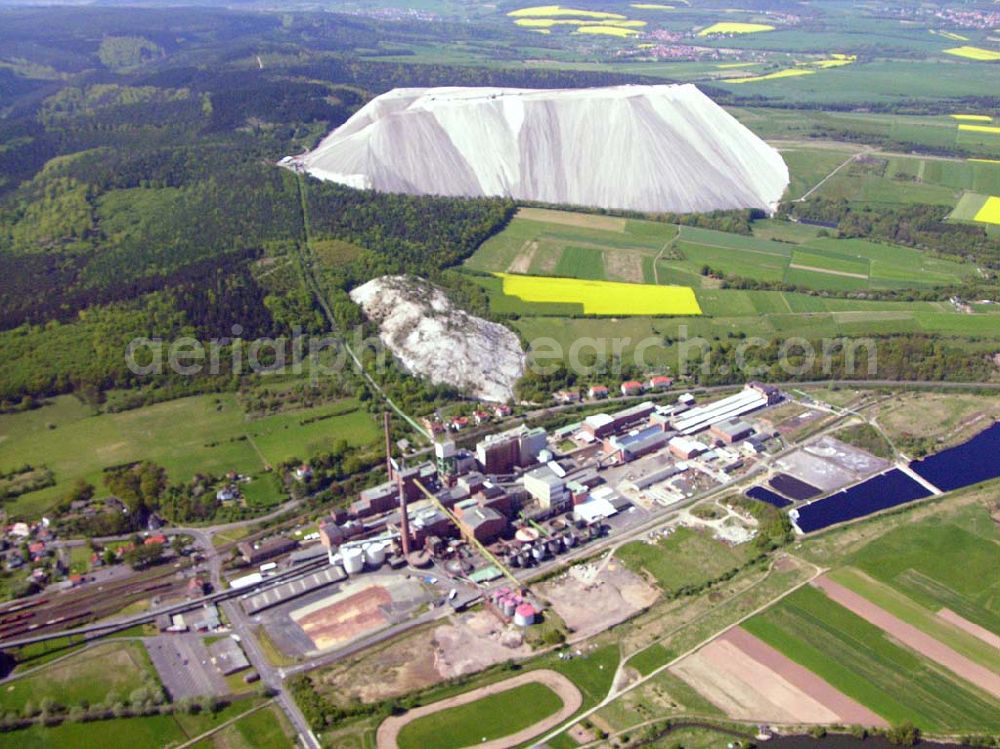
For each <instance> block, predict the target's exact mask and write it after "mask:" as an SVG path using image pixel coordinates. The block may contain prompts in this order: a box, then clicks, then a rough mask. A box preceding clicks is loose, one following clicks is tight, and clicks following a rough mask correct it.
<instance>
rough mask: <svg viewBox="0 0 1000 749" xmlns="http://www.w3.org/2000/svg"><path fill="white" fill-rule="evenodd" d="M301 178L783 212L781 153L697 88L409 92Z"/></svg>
mask: <svg viewBox="0 0 1000 749" xmlns="http://www.w3.org/2000/svg"><path fill="white" fill-rule="evenodd" d="M292 161H293V162H294V163H296V164H297V165H298V167H299V168H301V169H304V170H305V171H307V172H309V173H310V174H312V175H313V176H315V177H317V178H319V179H325V180H331V181H334V182H339V183H341V184H344V185H348V186H350V187H356V188H362V189H375V190H381V191H384V192H401V193H410V194H424V195H450V196H498V195H503V196H510V197H513V198H516V199H519V200H532V201H541V202H547V203H556V204H570V205H581V206H596V207H600V208H615V209H628V210H639V211H658V212H676V213H690V212H702V211H712V210H721V209H733V208H760V209H764V210H773V208H774V207H775V206H776V204H777V202H778V201H779V200H780V198H781V195H782V193H783V192H784V190H785V187H786V186H787V185H788V167H787V166H786V165H785V162H784V161H783V160H782V158H781V155H780V154H779V153H778V152H777V151H776V150H775V149H773V148H771V147H770V146H768V145H767V144H766V143H765V142H764V141H762V140H761V139H760V138H758V137H757V136H756V135H754V133H752V132H751V131H750V130H748V129H747V128H746V127H744V126H743V125H742V124H741V123H740V122H739V121H738V120H736V118H734V117H733V116H732V115H730V114H729V113H728V112H726V111H725V110H724V109H722V107H720V106H719V105H718V104H716V103H715V102H714V101H712V100H711V99H710V98H708V97H707V96H705V94H703V93H702V92H701V91H699V90H698V89H697V88H696V87H695V86H694V85H691V84H683V85H662V86H614V87H609V88H592V89H554V90H530V89H505V88H430V89H395V90H393V91H390V92H388V93H386V94H383V95H381V96H379V97H377V98H375V99H373V100H372V101H370V102H369V103H368V104H367V105H365V106H364V107H363V108H362V109H361V110H359V111H358V112H357V113H356V114H355V115H354V116H353V117H351V119H349V120H348V121H347V122H346V123H344V124H343V125H342V126H341V127H339V128H337V129H336V130H334V131H333V132H332V133H331V134H330V135H328V136H327V137H326V138H325V139H324V140H323V141H322V142H321V143H320V144H319V146H318V147H317V148H316V149H315V150H314V151H312V152H310V153H308V154H306V155H305V156H303V157H300V158H297V159H293V160H292Z"/></svg>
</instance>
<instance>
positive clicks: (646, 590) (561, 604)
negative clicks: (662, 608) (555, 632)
mask: <svg viewBox="0 0 1000 749" xmlns="http://www.w3.org/2000/svg"><path fill="white" fill-rule="evenodd" d="M538 591H539V593H541V595H542V596H543V597H545V598H547V599H548V600H549V602H550V603H551V604H552V608H553V609H555V611H556V613H557V614H559V616H560V617H562V620H563V621H564V622H566V625H567V626H568V627H570V628H571V629H572V630H573V636H574V639H576V638H582V637H590V636H591V635H595V634H597V633H599V632H603V631H605V630H606V629H608V628H609V627H612V626H614V625H615V624H618V623H619V622H623V621H625V620H626V619H628V618H629V617H630V616H632V615H633V614H635V613H637V612H639V611H642V610H643V609H646V608H648V607H649V606H651V605H652V604H653V603H654V602H655V601H656V599H657V597H658V596H659V591H658V590H657V589H656V588H655V587H654V586H652V585H650V584H649V583H648V582H646V581H645V580H643V579H642V578H641V577H640V576H639V575H636V574H635V573H634V572H632V571H630V570H629V569H628V568H626V567H625V565H624V564H622V563H621V562H619V561H618V560H616V559H614V558H612V559H610V560H608V561H607V563H606V564H605V563H602V562H597V563H593V564H580V565H575V566H573V567H570V568H569V570H568V571H567V572H566V573H565V574H563V575H561V576H560V577H558V578H556V579H555V580H551V581H549V582H546V583H544V584H542V585H540V586H538Z"/></svg>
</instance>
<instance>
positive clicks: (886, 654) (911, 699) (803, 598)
mask: <svg viewBox="0 0 1000 749" xmlns="http://www.w3.org/2000/svg"><path fill="white" fill-rule="evenodd" d="M743 626H744V627H745V628H746V629H747V630H749V631H750V632H751V633H753V634H754V635H756V636H757V637H759V638H761V639H762V640H764V641H765V642H767V643H768V644H770V645H771V646H772V647H774V648H777V649H778V650H780V651H781V652H782V653H784V654H785V655H787V656H788V657H789V658H791V659H792V660H794V661H796V662H797V663H800V664H802V665H803V666H805V667H806V668H808V669H809V670H810V671H812V672H814V673H815V674H817V675H819V676H820V677H822V678H823V679H825V680H826V681H828V682H829V683H830V684H831V685H832V686H834V687H835V688H837V689H839V690H840V691H841V692H843V693H844V694H846V695H847V696H848V697H851V698H853V699H855V700H857V701H858V702H860V703H862V704H863V705H865V706H867V707H869V708H871V709H872V710H874V711H875V712H876V713H878V714H879V715H881V716H882V717H883V718H885V719H886V720H888V721H889V722H891V723H901V722H903V721H907V720H909V721H912V722H913V723H914V724H915V725H917V726H919V727H920V728H922V729H923V730H925V731H937V732H945V733H947V732H958V731H971V730H978V731H995V730H997V729H998V728H1000V701H997V700H995V699H993V698H991V697H990V696H989V695H987V694H985V693H980V692H979V691H978V690H976V689H975V688H974V687H971V686H969V685H968V684H966V683H965V682H963V681H962V680H961V679H960V678H959V677H957V676H952V675H951V673H950V672H947V671H944V670H942V669H941V668H940V667H938V666H937V665H936V664H934V663H932V662H931V661H928V660H926V659H924V658H923V657H921V656H920V655H918V654H917V653H914V652H912V651H910V650H908V649H906V648H903V647H901V646H899V645H896V644H895V643H894V642H893V641H892V639H891V637H890V636H889V635H888V634H886V633H885V632H883V631H882V630H880V629H878V628H877V627H875V626H874V625H872V624H869V623H868V622H867V621H865V620H864V619H862V618H861V617H859V616H855V615H854V614H853V613H851V612H850V611H848V610H847V609H845V608H843V607H842V606H840V605H838V604H836V603H834V602H833V601H831V600H830V599H829V598H827V597H826V596H825V595H824V594H823V593H821V592H820V591H818V590H817V589H815V588H813V587H810V586H806V587H804V588H800V589H799V590H797V591H796V592H795V593H792V594H791V595H789V596H787V597H785V598H784V599H782V600H781V602H779V603H778V604H777V605H775V606H772V607H771V608H770V609H768V610H767V611H765V612H763V613H762V614H759V615H757V616H755V617H753V618H752V619H750V620H748V621H747V622H745V623H744V625H743Z"/></svg>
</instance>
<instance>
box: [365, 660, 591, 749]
mask: <svg viewBox="0 0 1000 749" xmlns="http://www.w3.org/2000/svg"><path fill="white" fill-rule="evenodd" d="M581 704H582V698H581V695H580V692H579V690H578V689H577V688H576V687H575V686H574V685H573V683H572V682H571V681H569V680H568V679H567V678H566V677H564V676H562V675H561V674H559V673H556V672H555V671H550V670H546V669H542V670H536V671H529V672H527V673H524V674H521V675H520V676H515V677H513V678H511V679H507V680H506V681H502V682H497V683H495V684H489V685H486V686H483V687H480V688H479V689H474V690H472V691H471V692H465V693H463V694H460V695H457V696H455V697H451V698H447V699H444V700H441V701H440V702H435V703H430V704H428V705H424V706H422V707H419V708H416V709H414V710H411V711H410V712H409V713H407V714H404V715H402V716H393V717H390V718H388V719H387V720H386V721H385V722H384V723H382V725H381V726H379V729H378V736H377V743H378V747H379V749H424V747H431V746H433V747H435V749H460V748H461V747H468V746H476V745H480V746H484V747H487V749H500V747H512V746H517V745H519V744H522V743H524V742H525V741H527V740H529V739H531V738H533V737H534V736H537V735H538V734H539V733H541V732H542V731H544V730H546V729H547V728H550V727H552V725H554V724H556V723H558V722H559V721H561V720H565V719H566V718H567V717H569V715H572V714H573V713H574V712H576V711H577V710H578V709H579V708H580V706H581Z"/></svg>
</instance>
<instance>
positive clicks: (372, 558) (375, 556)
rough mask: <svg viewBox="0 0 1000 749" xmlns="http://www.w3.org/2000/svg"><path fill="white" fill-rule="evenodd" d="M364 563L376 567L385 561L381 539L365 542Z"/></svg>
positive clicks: (384, 551)
mask: <svg viewBox="0 0 1000 749" xmlns="http://www.w3.org/2000/svg"><path fill="white" fill-rule="evenodd" d="M364 550H365V563H366V564H367V565H368V566H369V567H372V568H378V567H381V566H382V563H383V562H384V561H385V553H386V548H385V544H384V543H382V542H381V541H373V542H372V543H370V544H365V546H364Z"/></svg>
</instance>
